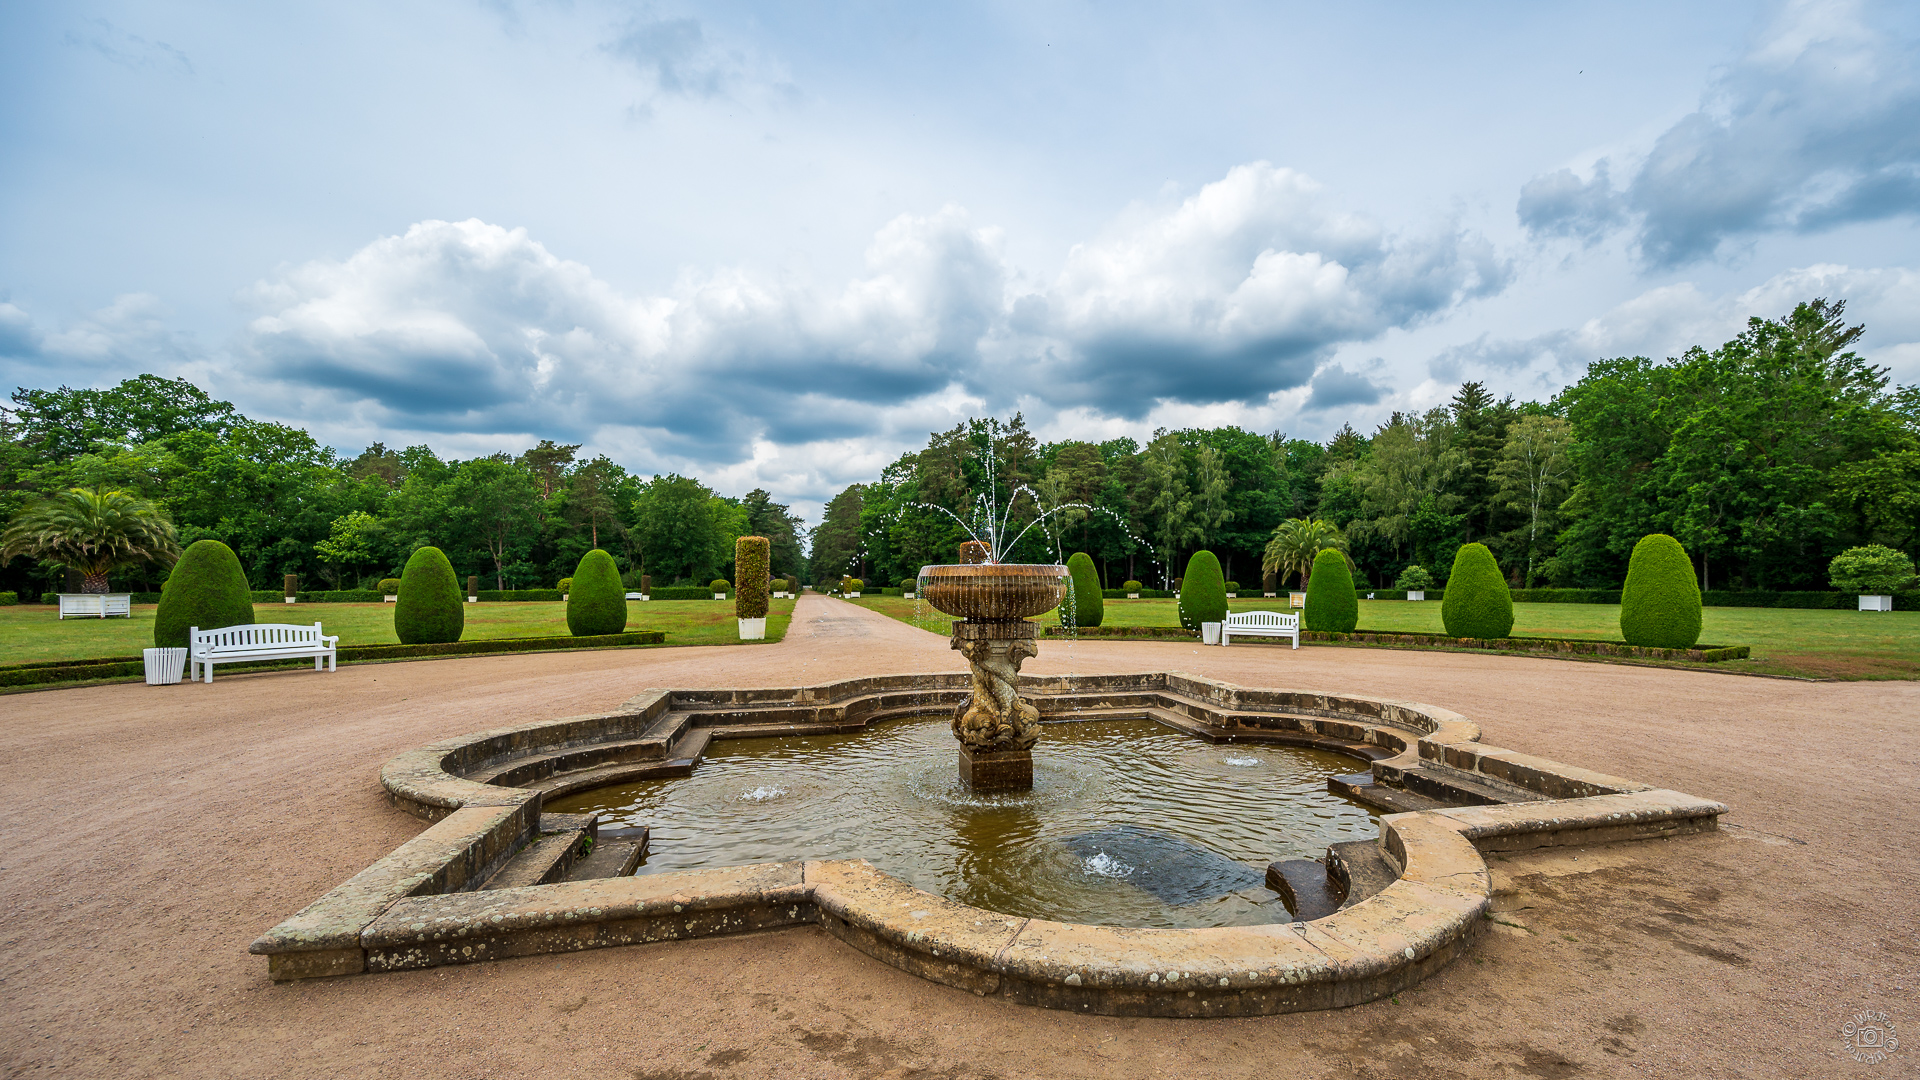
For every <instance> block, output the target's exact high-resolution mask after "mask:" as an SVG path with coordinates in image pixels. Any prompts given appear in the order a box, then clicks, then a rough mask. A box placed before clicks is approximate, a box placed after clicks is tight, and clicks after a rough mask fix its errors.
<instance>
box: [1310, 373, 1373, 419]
mask: <svg viewBox="0 0 1920 1080" xmlns="http://www.w3.org/2000/svg"><path fill="white" fill-rule="evenodd" d="M1311 386H1312V388H1313V389H1312V392H1311V393H1309V394H1308V395H1307V403H1306V405H1305V406H1303V408H1305V409H1306V410H1307V411H1308V412H1317V411H1319V410H1322V409H1337V408H1340V407H1341V406H1348V405H1372V404H1375V403H1376V402H1378V401H1379V400H1380V399H1381V398H1382V397H1385V396H1386V393H1387V389H1386V387H1384V386H1381V385H1380V384H1378V383H1376V382H1374V381H1373V380H1372V379H1369V378H1367V377H1366V376H1365V375H1363V374H1361V373H1360V372H1357V371H1348V370H1347V369H1346V368H1345V367H1342V366H1341V365H1339V364H1329V365H1327V366H1326V367H1324V368H1321V369H1320V371H1319V373H1318V374H1316V375H1315V376H1314V377H1313V382H1312V384H1311Z"/></svg>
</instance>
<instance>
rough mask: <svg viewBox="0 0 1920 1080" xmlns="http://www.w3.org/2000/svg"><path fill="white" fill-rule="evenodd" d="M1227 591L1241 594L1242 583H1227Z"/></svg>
mask: <svg viewBox="0 0 1920 1080" xmlns="http://www.w3.org/2000/svg"><path fill="white" fill-rule="evenodd" d="M1227 591H1228V592H1230V593H1237V592H1239V591H1240V583H1239V582H1237V581H1229V582H1227Z"/></svg>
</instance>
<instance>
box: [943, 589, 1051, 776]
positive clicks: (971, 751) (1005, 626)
mask: <svg viewBox="0 0 1920 1080" xmlns="http://www.w3.org/2000/svg"><path fill="white" fill-rule="evenodd" d="M1036 631H1037V628H1036V627H1035V626H1034V624H1033V623H1030V622H1027V621H1026V620H1024V619H1015V620H993V621H984V620H983V621H977V622H976V621H974V620H971V619H969V620H967V621H965V622H957V623H954V624H953V648H954V650H955V651H957V652H958V653H959V654H960V655H962V656H964V657H966V658H967V663H968V666H969V667H971V668H972V671H973V689H972V693H970V694H969V695H968V696H967V700H966V701H963V702H961V703H960V705H959V706H958V707H957V708H955V709H954V712H953V737H954V738H956V739H958V740H960V779H961V781H962V782H964V783H965V784H966V785H967V786H968V787H971V788H972V789H973V790H975V791H1027V790H1030V789H1031V788H1032V787H1033V744H1034V743H1035V742H1037V741H1038V740H1039V738H1040V710H1039V709H1036V708H1034V705H1033V703H1032V702H1031V701H1028V700H1026V699H1025V698H1022V697H1021V696H1020V694H1019V692H1018V687H1019V682H1020V662H1021V661H1023V660H1025V659H1026V658H1027V657H1029V656H1037V655H1039V647H1038V645H1036V644H1035V637H1036Z"/></svg>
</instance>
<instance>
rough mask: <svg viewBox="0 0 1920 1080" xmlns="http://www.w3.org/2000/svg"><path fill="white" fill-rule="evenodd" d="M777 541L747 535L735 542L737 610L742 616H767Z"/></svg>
mask: <svg viewBox="0 0 1920 1080" xmlns="http://www.w3.org/2000/svg"><path fill="white" fill-rule="evenodd" d="M772 558H773V541H771V540H768V539H767V538H766V537H764V536H743V537H741V538H740V539H738V540H735V541H734V542H733V613H734V614H735V615H736V616H738V617H740V618H742V619H764V618H766V617H767V567H768V565H769V563H770V562H771V560H772Z"/></svg>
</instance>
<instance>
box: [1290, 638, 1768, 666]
mask: <svg viewBox="0 0 1920 1080" xmlns="http://www.w3.org/2000/svg"><path fill="white" fill-rule="evenodd" d="M1300 640H1301V641H1302V642H1307V641H1313V642H1325V643H1328V644H1334V643H1339V642H1356V643H1359V644H1364V645H1398V646H1403V647H1404V646H1411V647H1414V648H1443V649H1478V650H1484V651H1491V652H1526V653H1543V654H1548V655H1566V656H1621V657H1627V658H1630V659H1634V660H1691V661H1694V662H1695V663H1705V664H1713V663H1718V662H1720V661H1722V660H1745V659H1747V658H1749V657H1750V656H1752V654H1753V648H1752V647H1751V646H1748V645H1695V646H1694V647H1693V648H1691V649H1655V648H1651V647H1648V646H1643V645H1629V644H1627V643H1626V642H1624V641H1593V640H1581V639H1579V638H1521V637H1509V638H1456V637H1448V636H1447V635H1445V634H1387V633H1373V632H1370V631H1366V630H1356V631H1354V632H1353V633H1351V634H1331V633H1323V632H1319V631H1313V630H1308V631H1305V632H1303V633H1301V635H1300Z"/></svg>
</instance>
